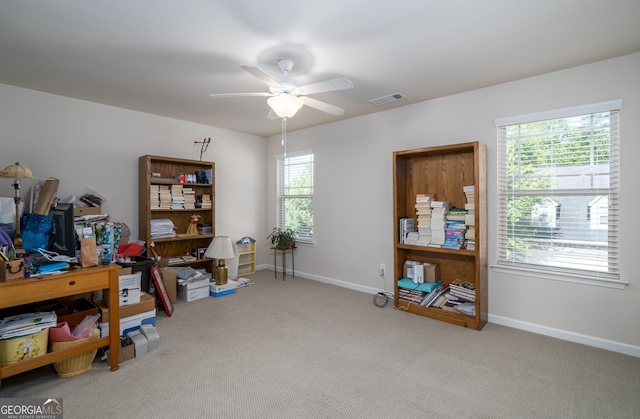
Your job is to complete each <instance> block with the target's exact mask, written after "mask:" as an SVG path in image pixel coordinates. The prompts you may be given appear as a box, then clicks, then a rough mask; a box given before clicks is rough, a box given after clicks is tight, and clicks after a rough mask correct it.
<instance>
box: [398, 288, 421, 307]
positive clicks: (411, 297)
mask: <svg viewBox="0 0 640 419" xmlns="http://www.w3.org/2000/svg"><path fill="white" fill-rule="evenodd" d="M425 295H427V293H426V292H422V291H418V290H410V289H406V288H398V300H400V301H406V302H408V303H415V304H420V302H421V301H422V300H423V299H424V296H425Z"/></svg>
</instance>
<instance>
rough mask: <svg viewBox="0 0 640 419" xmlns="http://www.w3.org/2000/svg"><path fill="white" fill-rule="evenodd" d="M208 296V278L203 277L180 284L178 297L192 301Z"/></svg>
mask: <svg viewBox="0 0 640 419" xmlns="http://www.w3.org/2000/svg"><path fill="white" fill-rule="evenodd" d="M208 296H209V278H206V277H205V278H202V279H198V280H196V281H191V282H187V283H186V284H184V285H182V286H180V299H181V300H183V301H194V300H199V299H201V298H205V297H208Z"/></svg>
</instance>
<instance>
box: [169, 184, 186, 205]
mask: <svg viewBox="0 0 640 419" xmlns="http://www.w3.org/2000/svg"><path fill="white" fill-rule="evenodd" d="M171 209H184V195H183V194H182V185H171Z"/></svg>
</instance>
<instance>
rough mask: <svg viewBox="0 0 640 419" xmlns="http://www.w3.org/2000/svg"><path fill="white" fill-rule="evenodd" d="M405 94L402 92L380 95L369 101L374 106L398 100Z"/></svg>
mask: <svg viewBox="0 0 640 419" xmlns="http://www.w3.org/2000/svg"><path fill="white" fill-rule="evenodd" d="M405 98H406V96H405V95H403V94H402V93H393V94H390V95H387V96H382V97H379V98H377V99H371V100H370V101H369V102H371V103H373V104H374V105H376V106H380V105H386V104H387V103H391V102H397V101H398V100H402V99H405Z"/></svg>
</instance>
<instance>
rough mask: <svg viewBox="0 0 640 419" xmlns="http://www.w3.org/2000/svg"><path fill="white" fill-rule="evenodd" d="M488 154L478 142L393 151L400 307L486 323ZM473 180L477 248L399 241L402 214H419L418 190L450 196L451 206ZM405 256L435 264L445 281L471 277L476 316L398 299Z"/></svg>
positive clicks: (461, 200) (466, 323)
mask: <svg viewBox="0 0 640 419" xmlns="http://www.w3.org/2000/svg"><path fill="white" fill-rule="evenodd" d="M486 154H487V148H486V145H485V144H483V143H480V142H469V143H461V144H453V145H447V146H438V147H430V148H419V149H414V150H405V151H397V152H394V153H393V201H394V207H393V217H394V219H393V223H394V232H393V233H394V236H393V237H394V242H395V245H394V279H395V280H394V291H395V292H394V294H395V298H394V304H395V306H396V307H397V308H399V309H401V310H406V311H408V312H410V313H414V314H419V315H422V316H425V317H430V318H433V319H437V320H441V321H445V322H448V323H452V324H456V325H459V326H463V327H468V328H471V329H476V330H480V329H482V327H483V326H484V325H485V324H486V323H487V300H488V298H487V214H486V206H487V198H486V189H487V180H486V179H487V174H486V171H487V169H486V166H487V163H486ZM469 185H474V187H475V195H474V207H475V230H476V232H475V240H476V245H475V250H454V249H442V248H435V247H427V246H417V245H409V244H401V243H399V240H398V237H399V236H398V234H399V233H398V230H399V226H398V220H399V219H400V218H402V217H412V218H415V217H416V211H415V203H416V195H417V194H426V193H432V194H435V199H436V200H438V201H449V202H450V206H451V207H458V208H464V205H465V203H466V197H465V194H464V191H463V187H464V186H469ZM406 260H412V261H418V262H429V263H432V264H433V263H435V264H437V266H438V267H439V271H440V280H441V281H442V283H443V284H449V283H451V282H452V281H453V280H455V279H460V280H463V281H468V282H471V283H473V284H474V285H475V289H476V302H475V316H468V315H465V314H462V313H457V312H452V311H446V310H443V309H441V308H434V307H423V306H421V305H420V304H416V303H408V302H406V301H402V300H399V298H398V284H397V282H398V280H399V279H401V278H403V266H404V262H405V261H406Z"/></svg>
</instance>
